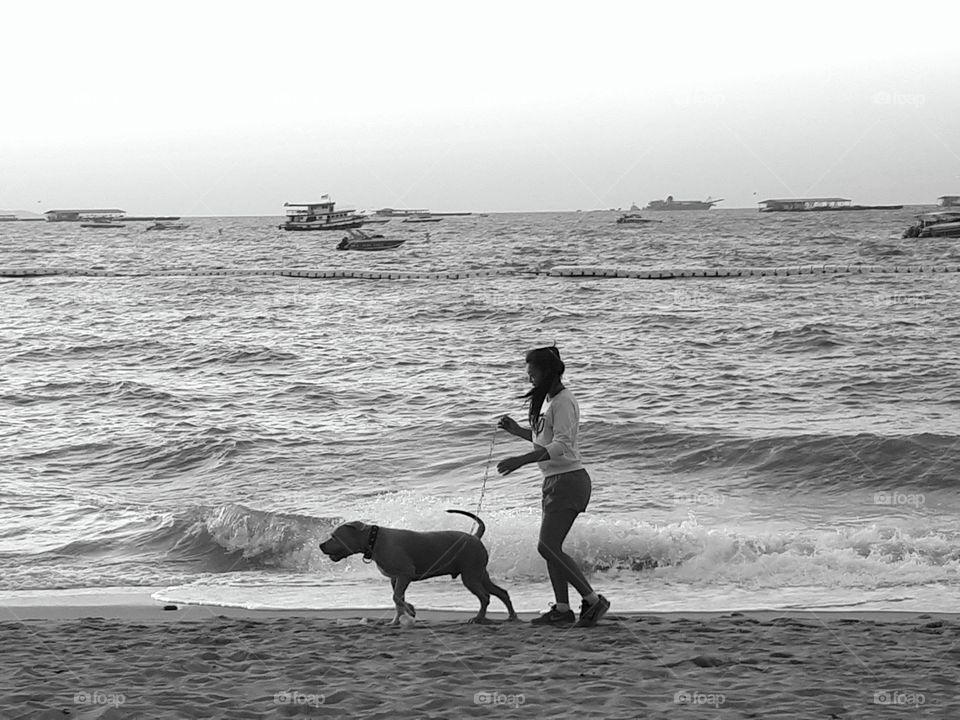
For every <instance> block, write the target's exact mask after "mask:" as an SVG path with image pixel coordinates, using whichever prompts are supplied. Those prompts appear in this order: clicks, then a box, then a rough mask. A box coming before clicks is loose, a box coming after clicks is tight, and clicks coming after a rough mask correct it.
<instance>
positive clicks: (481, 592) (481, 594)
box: [461, 573, 493, 625]
mask: <svg viewBox="0 0 960 720" xmlns="http://www.w3.org/2000/svg"><path fill="white" fill-rule="evenodd" d="M461 580H463V584H464V586H465V587H466V588H467V590H469V591H470V592H472V593H473V594H474V595H476V596H477V597H478V598H480V611H479V612H478V613H477V616H476V617H474V618H471V619H470V620H468V621H467V622H469V623H477V624H482V625H486V624H488V623H491V622H493V621H492V620H489V619H488V618H487V606H488V605H489V604H490V593H488V592H487V590H486V588H485V587H484V583H483V576H482V575H477V574H473V573H464V574H463V576H462V577H461Z"/></svg>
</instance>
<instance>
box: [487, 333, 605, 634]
mask: <svg viewBox="0 0 960 720" xmlns="http://www.w3.org/2000/svg"><path fill="white" fill-rule="evenodd" d="M526 361H527V376H528V377H529V378H530V382H531V383H532V384H533V388H531V390H530V392H528V393H527V394H526V395H524V397H525V398H528V399H529V400H530V409H529V413H528V420H529V422H530V427H529V428H524V427H521V426H520V424H519V423H518V422H517V421H516V420H514V419H513V418H511V417H510V416H509V415H504V416H503V417H501V418H500V422H499V423H498V426H499V427H501V428H503V429H504V430H506V431H507V432H508V433H510V434H511V435H516V436H517V437H519V438H523V439H524V440H529V441H531V442H532V443H533V450H532V451H531V452H528V453H527V454H526V455H517V456H514V457H509V458H507V459H506V460H503V461H502V462H500V463H499V464H498V465H497V471H498V472H499V473H500V474H502V475H509V474H510V473H512V472H513V471H514V470H516V469H517V468H519V467H523V466H524V465H528V464H529V463H532V462H536V463H538V464H539V465H540V470H541V472H543V476H544V477H543V500H542V508H543V519H542V520H541V522H540V543H539V545H538V546H537V550H538V551H539V552H540V555H542V556H543V558H544V559H545V560H546V561H547V570H548V572H549V573H550V584H551V585H553V594H554V597H555V599H556V602H555V603H551V606H550V610H549V611H547V612H546V613H543V614H542V615H541V616H540V617H538V618H535V619H534V620H533V621H532V622H533V624H534V625H561V624H566V623H572V622H574V621H575V620H576V621H577V627H592V626H594V625H596V624H597V621H598V620H600V618H602V617H603V615H604V614H605V613H606V612H607V610H609V609H610V601H608V600H607V599H606V598H605V597H603V595H598V594H597V593H595V592H594V591H593V588H591V587H590V583H589V582H587V579H586V578H585V577H584V576H583V573H582V572H580V568H578V567H577V564H576V563H575V562H574V560H573V558H571V557H570V556H569V555H567V554H566V553H565V552H564V551H563V541H564V540H565V539H566V537H567V533H569V532H570V528H571V527H572V526H573V521H574V520H576V519H577V515H579V514H580V513H582V512H583V511H584V510H586V509H587V504H588V503H589V502H590V490H591V485H590V476H589V475H588V474H587V471H586V470H585V469H584V467H583V464H582V463H581V462H580V453H579V452H578V451H577V431H578V429H579V425H580V406H579V405H577V400H576V398H574V397H573V394H572V393H571V392H570V391H569V390H568V389H567V388H565V387H564V386H563V371H564V369H565V366H564V364H563V361H562V360H561V359H560V351H559V350H558V349H557V348H556V347H555V346H554V347H545V348H537V349H536V350H531V351H530V352H528V353H527V356H526ZM544 400H549V404H548V405H547V408H546V410H545V411H544V412H543V413H542V414H541V410H542V409H543V403H544ZM569 585H573V587H574V588H576V590H577V592H579V593H580V595H582V596H583V601H582V604H581V607H580V619H579V620H577V618H576V617H574V614H573V611H572V610H571V609H570V596H569V587H568V586H569Z"/></svg>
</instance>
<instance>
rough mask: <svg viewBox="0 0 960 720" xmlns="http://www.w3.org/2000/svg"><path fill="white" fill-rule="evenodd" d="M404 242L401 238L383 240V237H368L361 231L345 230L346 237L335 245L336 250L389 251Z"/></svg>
mask: <svg viewBox="0 0 960 720" xmlns="http://www.w3.org/2000/svg"><path fill="white" fill-rule="evenodd" d="M405 242H406V240H405V239H402V238H400V239H397V238H385V237H384V236H383V235H368V234H367V233H365V232H364V231H363V230H347V236H346V237H345V238H343V239H342V240H341V241H340V244H339V245H337V250H368V251H369V250H390V249H391V248H395V247H399V246H400V245H403V244H404V243H405Z"/></svg>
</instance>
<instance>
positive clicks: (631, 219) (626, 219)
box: [617, 203, 662, 225]
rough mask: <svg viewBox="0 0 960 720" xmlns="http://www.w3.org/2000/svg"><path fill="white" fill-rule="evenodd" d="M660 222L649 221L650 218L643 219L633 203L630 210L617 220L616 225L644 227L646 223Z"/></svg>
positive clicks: (656, 221)
mask: <svg viewBox="0 0 960 720" xmlns="http://www.w3.org/2000/svg"><path fill="white" fill-rule="evenodd" d="M658 222H662V221H661V220H651V219H650V218H645V217H643V216H642V215H641V214H640V208H638V207H637V204H636V203H634V204H632V205H631V206H630V210H629V211H627V212H625V213H624V214H623V215H621V216H620V217H618V218H617V225H645V224H647V223H658Z"/></svg>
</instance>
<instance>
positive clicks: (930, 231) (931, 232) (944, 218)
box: [903, 210, 960, 238]
mask: <svg viewBox="0 0 960 720" xmlns="http://www.w3.org/2000/svg"><path fill="white" fill-rule="evenodd" d="M903 237H905V238H929V237H960V210H940V211H939V212H931V213H924V214H923V215H918V216H917V222H916V223H915V224H913V225H911V226H910V227H908V228H907V229H906V230H904V231H903Z"/></svg>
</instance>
